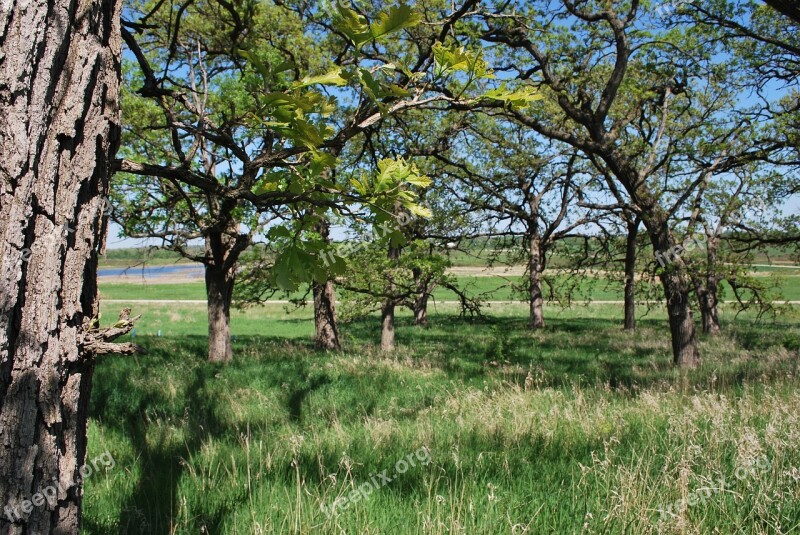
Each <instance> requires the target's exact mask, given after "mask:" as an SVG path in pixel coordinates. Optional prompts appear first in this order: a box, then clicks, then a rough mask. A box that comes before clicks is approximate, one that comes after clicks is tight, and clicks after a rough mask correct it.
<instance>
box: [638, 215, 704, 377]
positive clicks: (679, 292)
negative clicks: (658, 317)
mask: <svg viewBox="0 0 800 535" xmlns="http://www.w3.org/2000/svg"><path fill="white" fill-rule="evenodd" d="M643 221H644V223H645V225H646V226H647V230H648V233H649V235H650V240H651V242H652V244H653V250H654V252H655V255H656V258H657V259H659V258H660V259H661V261H664V264H665V265H664V266H662V270H661V272H660V275H659V277H660V279H661V284H662V285H663V287H664V297H665V298H666V301H667V314H668V315H669V328H670V334H671V336H672V360H673V363H674V364H675V365H676V366H679V367H683V368H694V367H696V366H697V365H698V364H699V363H700V352H699V351H698V349H697V338H696V336H695V326H694V317H693V316H692V307H691V301H690V299H689V296H690V293H689V290H690V287H691V280H690V277H689V275H688V274H687V272H686V265H685V263H684V261H683V258H682V257H681V254H682V250H681V249H680V246H676V245H675V243H674V240H673V239H672V234H671V233H670V231H669V227H668V225H667V221H666V220H663V221H662V220H660V219H659V218H657V217H653V218H652V219H648V220H645V219H644V218H643ZM676 247H677V249H676Z"/></svg>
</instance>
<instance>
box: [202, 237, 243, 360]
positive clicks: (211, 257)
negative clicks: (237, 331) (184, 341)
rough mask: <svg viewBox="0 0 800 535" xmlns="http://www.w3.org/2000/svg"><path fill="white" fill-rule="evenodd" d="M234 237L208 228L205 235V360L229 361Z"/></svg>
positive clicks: (234, 262)
mask: <svg viewBox="0 0 800 535" xmlns="http://www.w3.org/2000/svg"><path fill="white" fill-rule="evenodd" d="M234 255H236V256H238V252H236V251H235V250H234V240H233V238H231V237H230V236H228V235H227V234H224V233H222V232H218V231H211V232H209V233H208V235H207V236H206V259H207V263H206V266H205V280H206V298H207V300H208V360H209V361H210V362H230V361H231V359H233V350H232V347H231V302H232V301H233V285H234V282H235V279H236V259H235V258H234Z"/></svg>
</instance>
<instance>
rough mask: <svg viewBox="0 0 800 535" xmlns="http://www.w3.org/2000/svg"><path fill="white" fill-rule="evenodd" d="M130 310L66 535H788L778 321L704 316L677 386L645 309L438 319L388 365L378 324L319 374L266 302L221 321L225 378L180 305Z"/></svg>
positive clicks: (789, 448)
mask: <svg viewBox="0 0 800 535" xmlns="http://www.w3.org/2000/svg"><path fill="white" fill-rule="evenodd" d="M153 286H155V285H153ZM101 291H102V292H103V293H104V295H106V292H107V291H108V288H106V287H102V288H101ZM120 297H121V298H124V296H122V295H120ZM128 297H129V298H141V297H140V294H139V293H138V292H132V293H129V294H128ZM121 305H122V304H121V303H116V302H115V303H107V304H105V305H103V322H104V323H112V322H113V318H114V317H115V313H116V311H117V310H119V308H120V306H121ZM133 308H134V311H135V313H140V314H143V317H142V319H141V320H140V322H139V324H138V327H137V334H136V341H137V342H138V343H140V344H142V345H144V346H145V347H147V349H148V351H149V353H148V354H147V355H141V356H136V357H117V356H106V357H102V358H100V359H99V362H98V367H97V371H96V374H95V378H94V390H93V393H92V401H91V408H90V411H91V414H92V421H91V426H90V431H89V433H90V451H89V455H88V457H89V459H93V458H96V457H97V456H99V455H101V454H102V453H104V452H109V453H110V454H111V455H112V456H113V458H114V460H115V465H114V466H113V467H112V468H107V469H105V470H104V471H102V473H96V474H93V475H92V476H91V477H89V478H88V479H87V486H86V501H85V526H84V533H87V534H98V535H99V534H107V533H134V534H136V533H141V534H153V533H164V534H167V533H169V534H173V533H174V534H190V533H191V534H196V533H210V534H251V533H252V534H261V533H275V534H284V533H296V534H316V533H321V534H326V533H330V534H341V533H348V534H350V533H352V534H378V533H382V534H394V533H396V534H406V533H409V534H415V533H420V534H423V533H424V534H456V533H459V534H465V535H466V534H500V533H509V534H523V533H527V534H538V533H559V534H561V533H721V534H729V533H793V532H798V530H800V449H798V447H797V444H798V443H800V389H799V388H798V377H800V354H798V349H799V348H800V309H799V308H798V307H793V308H790V309H787V310H786V311H785V312H784V313H783V314H782V315H780V316H778V317H777V318H769V319H764V318H762V319H758V318H755V317H753V316H752V315H749V314H740V315H738V316H736V315H735V314H734V313H733V311H732V310H728V309H726V310H724V311H723V322H724V328H725V332H724V334H723V335H722V336H719V337H717V338H713V339H705V338H704V339H702V341H701V348H702V351H703V363H702V365H701V367H700V368H699V369H698V370H696V371H695V372H693V373H691V375H689V376H684V375H682V374H681V373H680V372H677V371H675V370H673V369H672V368H671V366H670V360H671V353H670V346H669V337H668V332H667V330H666V327H665V325H664V323H665V317H664V314H663V312H662V311H661V310H660V309H659V308H657V307H655V308H653V309H651V310H650V311H649V312H647V313H646V314H645V310H644V308H643V309H642V315H643V317H641V319H640V321H639V328H638V330H637V332H636V333H635V334H628V333H624V332H622V331H621V329H620V325H619V324H620V317H621V307H620V306H617V305H601V304H594V305H588V306H575V307H573V308H570V309H562V308H560V307H555V306H548V307H547V308H546V315H547V320H548V326H547V328H546V329H544V330H543V331H540V332H535V333H534V332H529V331H527V330H526V328H525V325H526V317H525V311H526V307H525V306H524V305H508V304H506V305H492V306H490V307H489V308H488V309H487V310H486V312H487V314H488V316H487V317H486V318H483V319H476V320H469V319H462V318H459V317H458V315H457V313H456V310H455V308H454V307H453V306H450V305H445V304H440V305H437V306H436V308H435V310H434V309H432V311H431V325H430V327H428V328H418V327H414V326H413V325H412V324H411V318H410V317H409V316H408V315H407V314H401V315H400V317H399V319H398V328H397V341H398V344H399V347H398V350H397V351H396V353H395V354H392V355H391V356H387V355H384V354H381V353H380V351H379V350H378V349H377V347H376V346H377V343H378V323H379V319H378V318H377V317H371V318H366V319H364V320H360V321H355V322H352V323H349V324H346V325H343V326H342V337H343V343H344V349H343V351H341V352H335V353H325V352H317V351H315V350H314V349H313V347H312V342H311V336H312V334H313V320H312V313H311V311H310V310H308V309H300V310H296V309H292V308H291V307H287V306H286V305H280V304H269V305H266V306H264V307H256V308H251V309H247V310H245V311H236V312H234V315H233V318H232V332H233V335H234V337H235V338H234V342H233V345H234V360H233V362H232V363H230V364H228V365H216V364H209V363H208V362H206V360H205V353H206V343H205V338H204V335H205V333H206V319H205V310H204V307H203V305H202V304H192V303H170V304H163V303H152V304H140V303H136V304H134V305H133ZM159 331H160V334H161V336H157V334H158V332H159ZM415 455H416V456H415ZM409 458H411V461H414V465H413V466H411V462H410V461H409ZM421 458H424V460H425V462H424V463H423V462H421V461H420V459H421ZM401 460H403V461H404V462H403V463H401V462H400V461H401ZM400 472H402V473H400ZM381 475H383V476H384V477H381ZM385 478H389V479H391V481H388V482H387V481H385ZM358 489H362V492H363V494H362V493H360V492H359V490H358ZM337 500H338V501H337ZM661 511H663V512H661Z"/></svg>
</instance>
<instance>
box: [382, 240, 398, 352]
mask: <svg viewBox="0 0 800 535" xmlns="http://www.w3.org/2000/svg"><path fill="white" fill-rule="evenodd" d="M388 256H389V258H390V259H391V260H397V259H398V258H400V248H399V247H392V246H391V245H390V246H389V253H388ZM390 285H393V284H392V283H390ZM393 293H394V291H393V288H390V291H389V292H388V294H389V295H392V294H393ZM395 306H396V303H395V299H394V298H393V297H387V298H386V301H384V303H383V306H382V307H381V350H382V351H386V352H391V351H394V309H395Z"/></svg>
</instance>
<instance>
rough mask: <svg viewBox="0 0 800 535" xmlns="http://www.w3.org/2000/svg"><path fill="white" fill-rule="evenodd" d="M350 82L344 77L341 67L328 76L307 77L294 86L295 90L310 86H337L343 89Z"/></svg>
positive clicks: (327, 74)
mask: <svg viewBox="0 0 800 535" xmlns="http://www.w3.org/2000/svg"><path fill="white" fill-rule="evenodd" d="M348 83H349V80H348V79H347V78H345V77H343V76H342V69H341V67H337V68H336V69H334V70H332V71H331V72H328V73H326V74H321V75H319V76H306V77H305V78H303V79H302V80H300V81H299V82H297V83H296V84H294V87H295V88H298V89H299V88H301V87H306V86H309V85H317V84H319V85H335V86H338V87H341V86H343V85H347V84H348Z"/></svg>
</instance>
